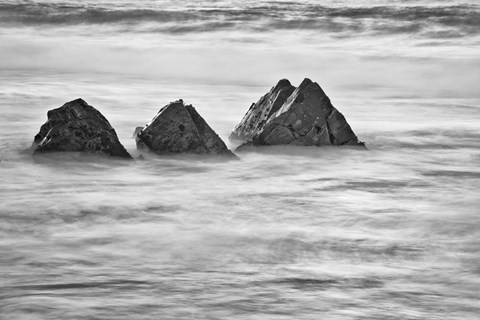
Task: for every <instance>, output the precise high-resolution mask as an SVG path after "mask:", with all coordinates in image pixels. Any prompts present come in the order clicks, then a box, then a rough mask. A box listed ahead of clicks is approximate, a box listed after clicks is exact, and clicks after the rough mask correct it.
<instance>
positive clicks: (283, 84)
mask: <svg viewBox="0 0 480 320" xmlns="http://www.w3.org/2000/svg"><path fill="white" fill-rule="evenodd" d="M291 85H292V84H291V83H290V81H289V80H288V79H286V78H284V79H280V80H279V81H278V82H277V84H276V85H275V87H274V89H277V90H278V89H281V88H283V87H288V86H291Z"/></svg>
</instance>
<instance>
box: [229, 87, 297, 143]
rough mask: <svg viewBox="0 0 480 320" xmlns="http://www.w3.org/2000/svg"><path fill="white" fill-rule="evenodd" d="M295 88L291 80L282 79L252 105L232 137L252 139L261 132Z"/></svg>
mask: <svg viewBox="0 0 480 320" xmlns="http://www.w3.org/2000/svg"><path fill="white" fill-rule="evenodd" d="M294 90H295V87H294V86H292V85H291V84H290V81H288V80H287V79H282V80H280V81H279V82H278V83H277V85H276V86H275V87H272V89H271V90H270V92H268V93H267V94H265V95H264V96H263V97H261V98H260V100H258V101H257V103H253V104H252V105H251V106H250V109H248V111H247V113H246V114H245V116H244V117H243V119H242V121H241V122H240V123H239V124H238V125H237V126H236V127H235V129H234V130H233V132H232V134H231V135H230V139H238V140H250V139H251V138H252V137H253V136H255V135H257V134H259V133H260V132H261V131H262V129H263V127H264V125H265V123H266V122H267V120H268V119H269V118H270V117H271V115H272V114H274V113H275V112H277V111H278V109H280V107H281V106H282V105H283V104H284V103H285V101H286V100H287V98H288V97H289V96H290V95H291V94H292V92H293V91H294Z"/></svg>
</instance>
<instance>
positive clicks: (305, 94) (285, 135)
mask: <svg viewBox="0 0 480 320" xmlns="http://www.w3.org/2000/svg"><path fill="white" fill-rule="evenodd" d="M230 138H231V139H240V140H243V141H245V142H246V143H247V144H253V145H286V144H290V145H303V146H330V145H335V146H340V145H349V146H362V147H364V146H365V144H364V143H363V142H360V141H359V140H358V138H357V136H356V135H355V133H353V131H352V129H351V128H350V125H349V124H348V123H347V121H346V120H345V117H344V116H343V115H342V114H341V113H340V112H339V111H338V110H337V109H336V108H335V107H334V106H333V105H332V103H331V102H330V99H329V98H328V97H327V95H326V94H325V92H323V90H322V88H320V86H319V85H318V84H317V83H316V82H312V81H311V80H310V79H307V78H306V79H304V80H303V82H302V83H301V84H300V86H299V87H298V88H295V87H294V86H292V85H291V84H290V82H289V81H288V80H287V79H282V80H280V81H279V82H278V83H277V85H276V86H275V87H273V88H272V89H271V90H270V92H269V93H267V94H266V95H264V96H263V97H262V98H260V100H258V102H257V103H255V104H252V106H251V107H250V109H249V110H248V111H247V113H246V114H245V116H244V117H243V119H242V121H241V122H240V123H239V124H238V125H237V126H236V127H235V129H234V130H233V132H232V134H231V135H230Z"/></svg>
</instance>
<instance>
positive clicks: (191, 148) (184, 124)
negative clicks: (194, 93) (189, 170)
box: [136, 100, 234, 156]
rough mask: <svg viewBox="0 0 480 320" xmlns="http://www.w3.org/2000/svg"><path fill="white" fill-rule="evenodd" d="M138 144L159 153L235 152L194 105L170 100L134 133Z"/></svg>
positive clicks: (223, 153)
mask: <svg viewBox="0 0 480 320" xmlns="http://www.w3.org/2000/svg"><path fill="white" fill-rule="evenodd" d="M136 142H137V148H139V149H145V148H148V149H149V150H151V151H153V152H155V153H158V154H167V153H196V154H212V155H226V156H234V154H233V153H232V152H231V151H230V150H228V149H227V146H226V145H225V143H224V142H223V141H222V139H220V137H219V136H218V135H217V134H216V133H215V131H213V130H212V128H210V127H209V126H208V124H207V123H206V122H205V120H204V119H203V118H202V117H201V116H200V115H199V114H198V112H197V111H196V110H195V108H194V107H192V106H191V105H185V104H184V103H183V100H178V101H175V102H171V103H169V104H168V105H166V106H165V107H163V108H162V109H160V111H159V112H158V113H157V115H156V116H155V117H154V118H153V119H152V121H151V122H150V123H149V124H147V125H146V126H145V128H143V130H142V131H140V132H139V133H138V134H137V136H136Z"/></svg>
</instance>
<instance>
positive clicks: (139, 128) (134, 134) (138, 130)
mask: <svg viewBox="0 0 480 320" xmlns="http://www.w3.org/2000/svg"><path fill="white" fill-rule="evenodd" d="M143 128H144V127H136V128H135V131H133V135H132V138H136V137H137V136H138V134H139V133H140V132H141V131H142V130H143Z"/></svg>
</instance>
